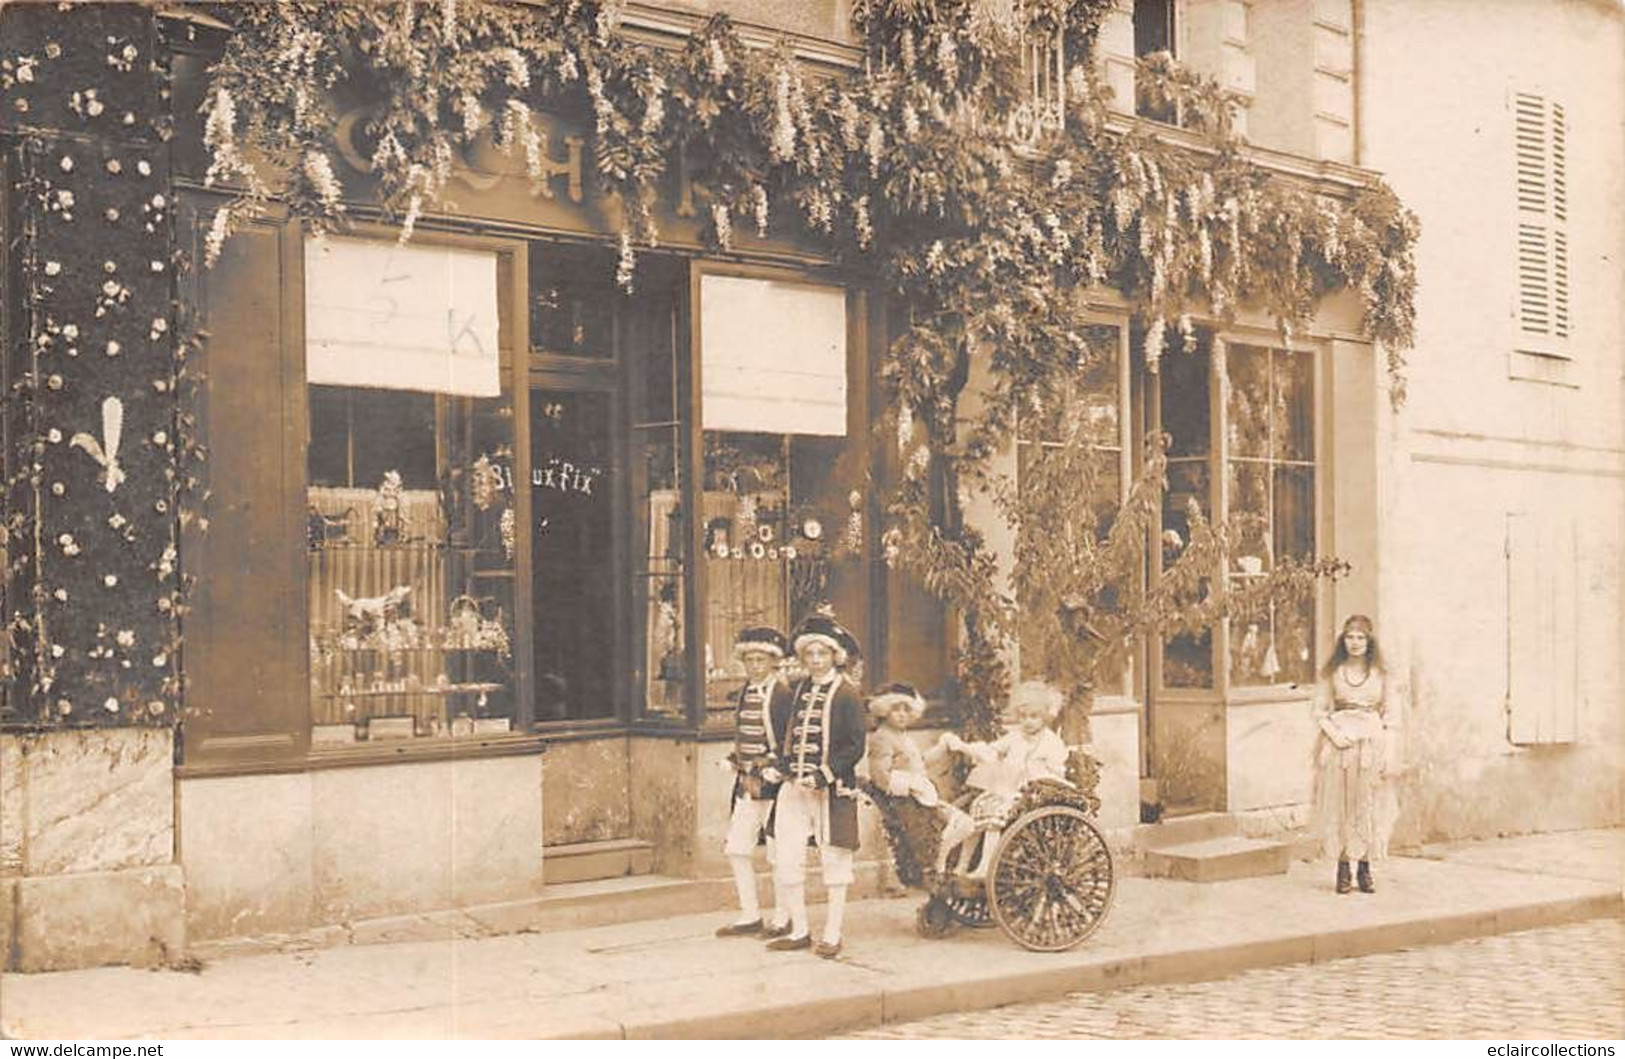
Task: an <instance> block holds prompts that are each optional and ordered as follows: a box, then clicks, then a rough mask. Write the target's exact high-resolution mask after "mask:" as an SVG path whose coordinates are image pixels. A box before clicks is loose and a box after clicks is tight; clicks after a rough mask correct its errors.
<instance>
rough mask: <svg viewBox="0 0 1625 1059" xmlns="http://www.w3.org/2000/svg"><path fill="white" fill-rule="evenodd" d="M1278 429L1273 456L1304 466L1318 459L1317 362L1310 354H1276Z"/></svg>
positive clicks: (1272, 448)
mask: <svg viewBox="0 0 1625 1059" xmlns="http://www.w3.org/2000/svg"><path fill="white" fill-rule="evenodd" d="M1274 360H1275V406H1274V407H1275V413H1274V414H1275V425H1274V428H1273V429H1274V445H1273V446H1271V451H1272V455H1273V456H1274V457H1275V458H1276V459H1278V460H1293V461H1300V462H1304V463H1309V462H1312V461H1313V460H1314V458H1315V430H1314V399H1315V358H1314V356H1313V354H1309V353H1288V352H1285V351H1284V350H1282V351H1277V352H1276V354H1275V358H1274Z"/></svg>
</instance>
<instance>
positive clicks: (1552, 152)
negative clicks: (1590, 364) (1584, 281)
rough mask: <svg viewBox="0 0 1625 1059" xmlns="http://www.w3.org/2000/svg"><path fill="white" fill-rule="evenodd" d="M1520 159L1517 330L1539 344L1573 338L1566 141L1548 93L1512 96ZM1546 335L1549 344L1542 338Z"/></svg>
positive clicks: (1558, 108)
mask: <svg viewBox="0 0 1625 1059" xmlns="http://www.w3.org/2000/svg"><path fill="white" fill-rule="evenodd" d="M1512 116H1513V145H1514V152H1515V156H1516V162H1517V197H1518V259H1517V273H1518V283H1517V291H1518V293H1517V317H1518V330H1519V332H1520V333H1521V334H1522V335H1523V336H1526V339H1527V337H1528V336H1533V337H1534V338H1535V339H1536V340H1537V344H1540V345H1543V346H1546V347H1548V348H1549V347H1550V346H1551V344H1552V342H1554V341H1557V340H1562V339H1566V338H1568V336H1569V327H1570V320H1569V243H1568V230H1567V225H1568V210H1569V204H1568V172H1567V166H1568V157H1567V155H1568V143H1567V136H1568V132H1567V128H1566V126H1565V124H1564V115H1563V107H1562V105H1561V104H1558V103H1554V102H1552V101H1551V100H1549V99H1547V98H1545V97H1544V96H1540V95H1536V94H1534V93H1531V92H1518V93H1515V94H1514V95H1513V97H1512ZM1540 339H1545V340H1546V341H1545V342H1543V343H1542V342H1539V341H1538V340H1540Z"/></svg>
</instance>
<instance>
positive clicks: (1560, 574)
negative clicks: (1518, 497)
mask: <svg viewBox="0 0 1625 1059" xmlns="http://www.w3.org/2000/svg"><path fill="white" fill-rule="evenodd" d="M1576 534H1577V527H1576V525H1575V524H1574V522H1573V520H1572V519H1565V518H1562V517H1559V516H1557V515H1555V514H1552V513H1546V512H1542V513H1518V514H1509V515H1508V516H1507V537H1506V558H1507V650H1508V657H1507V739H1508V740H1509V741H1510V742H1513V743H1518V744H1522V745H1532V744H1540V743H1572V742H1573V741H1574V739H1575V733H1576V730H1577V729H1578V722H1579V705H1580V679H1579V676H1580V655H1579V650H1580V649H1579V620H1580V599H1579V595H1578V592H1579V562H1578V551H1579V549H1578V545H1577V543H1576Z"/></svg>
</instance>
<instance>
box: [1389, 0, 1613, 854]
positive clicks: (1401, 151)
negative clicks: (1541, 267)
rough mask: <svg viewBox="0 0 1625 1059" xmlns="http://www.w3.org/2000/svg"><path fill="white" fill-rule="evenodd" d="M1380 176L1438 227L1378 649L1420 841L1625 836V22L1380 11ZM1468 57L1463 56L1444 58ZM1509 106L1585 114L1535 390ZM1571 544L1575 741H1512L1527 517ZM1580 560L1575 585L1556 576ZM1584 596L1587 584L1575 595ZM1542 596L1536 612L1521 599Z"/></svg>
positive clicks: (1488, 10)
mask: <svg viewBox="0 0 1625 1059" xmlns="http://www.w3.org/2000/svg"><path fill="white" fill-rule="evenodd" d="M1361 17H1362V24H1363V30H1364V36H1363V43H1362V51H1361V56H1360V64H1361V80H1360V84H1359V92H1360V94H1361V102H1360V113H1361V117H1362V125H1361V141H1362V156H1361V158H1360V159H1359V161H1360V163H1361V164H1363V165H1367V166H1370V167H1372V168H1375V169H1378V170H1380V171H1382V172H1383V174H1384V175H1385V177H1386V178H1387V179H1388V181H1389V182H1390V183H1391V184H1392V185H1393V186H1394V188H1395V190H1396V191H1397V192H1398V194H1399V196H1400V198H1401V199H1402V200H1404V201H1405V203H1406V204H1407V205H1408V206H1409V207H1410V208H1412V209H1413V210H1415V211H1416V213H1417V214H1418V216H1419V217H1420V219H1421V224H1422V238H1421V242H1420V244H1419V246H1418V252H1417V265H1418V271H1419V291H1418V297H1417V343H1416V348H1415V349H1414V350H1413V351H1412V352H1411V353H1410V355H1409V359H1410V364H1411V368H1410V373H1409V374H1410V385H1409V393H1410V399H1409V401H1408V403H1407V404H1406V405H1405V406H1404V408H1403V409H1402V410H1400V411H1399V412H1398V413H1391V412H1387V411H1386V410H1385V411H1384V412H1383V413H1382V414H1381V417H1380V418H1381V427H1380V429H1379V438H1380V446H1379V453H1378V466H1379V467H1380V472H1381V476H1382V480H1381V485H1380V490H1379V493H1380V504H1381V512H1382V553H1383V567H1382V572H1381V576H1380V599H1381V614H1380V616H1379V634H1380V635H1381V637H1382V642H1383V646H1384V649H1385V650H1386V651H1387V652H1388V653H1389V655H1390V664H1391V665H1392V666H1394V667H1395V668H1396V670H1397V671H1398V672H1399V673H1400V674H1401V676H1402V683H1403V684H1404V685H1406V689H1407V693H1406V694H1405V695H1404V696H1403V700H1404V708H1405V710H1406V717H1405V720H1406V727H1405V742H1406V759H1407V773H1406V777H1405V790H1404V797H1403V799H1402V807H1403V814H1404V815H1403V818H1402V821H1401V836H1400V837H1401V839H1402V840H1403V839H1404V838H1405V837H1407V836H1409V837H1419V838H1423V839H1428V838H1442V837H1453V836H1464V835H1488V834H1494V833H1498V832H1517V831H1527V830H1555V829H1560V828H1573V827H1586V826H1597V825H1605V824H1610V823H1615V824H1617V823H1618V822H1619V821H1620V819H1621V798H1620V790H1621V775H1622V762H1621V756H1622V747H1625V740H1622V724H1621V718H1622V712H1625V706H1622V699H1621V669H1620V655H1621V652H1620V646H1621V643H1622V642H1625V624H1622V621H1625V615H1622V608H1621V591H1622V575H1621V560H1620V548H1621V543H1620V542H1621V536H1622V534H1621V523H1622V513H1625V416H1622V415H1621V411H1622V405H1625V401H1622V398H1625V393H1622V387H1621V380H1622V374H1625V372H1622V368H1625V362H1622V345H1625V298H1622V297H1621V295H1622V293H1625V273H1622V271H1621V262H1620V256H1621V255H1620V247H1621V245H1622V244H1625V93H1622V92H1621V85H1622V84H1625V11H1622V10H1621V8H1620V7H1619V6H1618V5H1617V4H1603V3H1593V2H1588V0H1552V2H1549V3H1543V4H1529V3H1524V2H1522V0H1482V2H1479V0H1474V2H1472V3H1468V2H1466V0H1366V2H1365V3H1364V4H1362V13H1361ZM1442 41H1449V42H1450V43H1449V47H1438V46H1434V45H1435V44H1437V43H1438V42H1442ZM1514 92H1533V93H1537V94H1539V95H1542V96H1544V97H1546V98H1548V99H1551V100H1553V101H1555V102H1558V103H1561V104H1562V105H1563V107H1564V108H1565V111H1566V115H1567V177H1568V179H1567V187H1568V200H1569V209H1568V223H1567V231H1568V238H1569V245H1570V270H1569V273H1570V284H1571V293H1570V300H1571V306H1572V309H1571V316H1572V320H1573V325H1572V330H1571V335H1570V337H1569V338H1568V340H1567V341H1566V342H1562V343H1559V344H1558V345H1557V346H1555V347H1554V348H1553V349H1552V350H1551V351H1552V352H1556V353H1559V354H1560V356H1559V357H1556V358H1549V359H1548V360H1547V361H1545V362H1543V363H1544V367H1546V368H1547V369H1549V370H1548V371H1547V372H1546V378H1547V380H1548V381H1540V382H1537V381H1531V380H1530V379H1529V378H1527V377H1523V376H1527V375H1528V374H1529V372H1528V371H1527V370H1526V369H1527V366H1528V365H1527V359H1526V358H1520V357H1519V355H1518V353H1517V351H1518V350H1520V349H1523V348H1527V346H1528V345H1529V339H1528V338H1527V337H1525V336H1523V335H1521V334H1520V332H1519V330H1518V327H1517V321H1516V318H1515V316H1514V314H1513V306H1514V298H1515V294H1516V278H1517V272H1516V268H1517V256H1516V234H1517V224H1518V220H1519V211H1518V208H1517V199H1516V197H1515V184H1514V177H1515V166H1514V145H1513V116H1512V112H1511V110H1510V100H1511V97H1512V94H1513V93H1514ZM1509 516H1517V517H1526V518H1531V519H1534V520H1538V521H1539V522H1541V523H1543V524H1545V525H1548V526H1552V527H1557V528H1559V529H1561V530H1562V531H1563V532H1565V533H1568V534H1570V535H1571V537H1570V539H1572V540H1573V541H1574V552H1575V554H1574V555H1573V556H1572V558H1569V557H1559V556H1545V557H1543V556H1539V555H1535V556H1528V555H1526V556H1523V557H1522V558H1523V559H1524V561H1536V562H1540V561H1542V560H1545V561H1547V562H1548V564H1549V565H1551V566H1552V568H1551V569H1550V570H1546V569H1541V570H1540V571H1539V574H1538V577H1539V583H1540V585H1541V586H1542V590H1543V591H1553V592H1555V591H1563V592H1566V593H1570V595H1571V600H1572V603H1571V602H1570V601H1565V602H1564V604H1563V605H1564V606H1569V605H1572V606H1573V607H1574V608H1575V612H1576V613H1577V615H1578V621H1577V622H1576V623H1575V625H1574V628H1575V630H1576V631H1575V633H1574V641H1575V642H1574V644H1573V646H1574V648H1575V649H1576V656H1577V658H1578V665H1577V668H1578V680H1577V690H1576V692H1575V693H1574V701H1572V702H1552V703H1549V704H1547V705H1549V706H1550V708H1553V709H1558V710H1565V711H1572V713H1573V715H1574V716H1575V718H1576V729H1575V735H1574V738H1573V740H1572V741H1571V742H1565V743H1562V744H1556V745H1549V746H1541V747H1531V746H1520V745H1515V744H1513V743H1512V742H1511V741H1510V740H1509V738H1508V712H1507V711H1508V701H1509V680H1510V677H1509V666H1510V665H1511V661H1512V654H1511V651H1512V648H1513V644H1512V642H1511V641H1512V636H1513V632H1514V630H1515V629H1521V628H1524V627H1525V626H1526V625H1527V622H1528V614H1527V612H1526V611H1525V609H1524V608H1523V607H1522V605H1521V604H1520V603H1518V602H1515V601H1514V597H1513V594H1512V586H1511V584H1510V578H1509V550H1510V540H1509V534H1508V517H1509ZM1560 562H1561V563H1563V564H1565V565H1567V564H1572V568H1570V569H1558V568H1557V564H1558V563H1560ZM1565 585H1572V588H1564V587H1562V586H1565ZM1523 598H1524V597H1521V596H1520V597H1518V599H1519V600H1521V599H1523Z"/></svg>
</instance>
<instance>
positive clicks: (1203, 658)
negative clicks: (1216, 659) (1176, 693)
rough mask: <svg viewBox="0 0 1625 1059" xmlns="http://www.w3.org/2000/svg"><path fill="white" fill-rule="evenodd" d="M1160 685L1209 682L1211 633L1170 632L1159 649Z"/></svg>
mask: <svg viewBox="0 0 1625 1059" xmlns="http://www.w3.org/2000/svg"><path fill="white" fill-rule="evenodd" d="M1162 685H1163V687H1166V688H1211V687H1212V686H1213V634H1212V632H1210V631H1208V630H1205V629H1204V630H1203V631H1202V632H1201V633H1199V634H1198V635H1196V636H1191V635H1188V634H1185V633H1180V634H1179V635H1177V636H1170V637H1169V638H1168V640H1167V642H1166V643H1165V644H1164V645H1163V649H1162Z"/></svg>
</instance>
